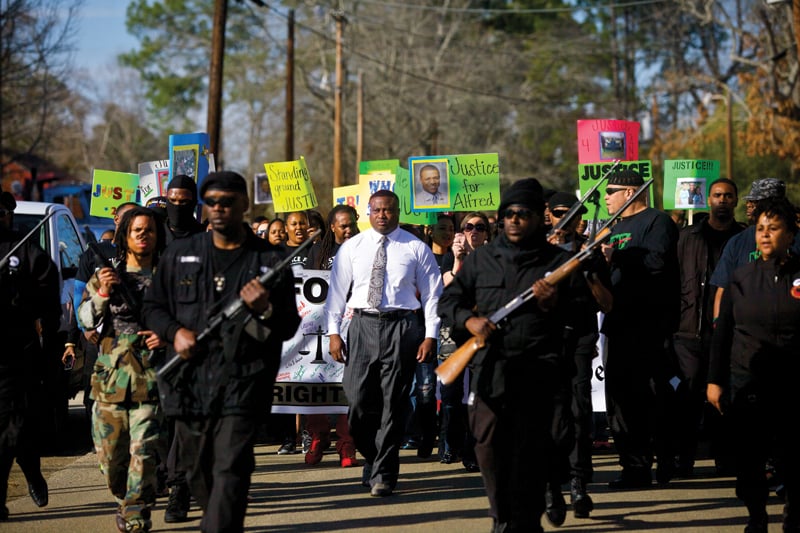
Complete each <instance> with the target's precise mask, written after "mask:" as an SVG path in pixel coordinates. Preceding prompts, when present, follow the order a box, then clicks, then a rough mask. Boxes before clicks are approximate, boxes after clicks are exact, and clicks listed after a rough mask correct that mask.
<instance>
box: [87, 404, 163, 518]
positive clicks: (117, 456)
mask: <svg viewBox="0 0 800 533" xmlns="http://www.w3.org/2000/svg"><path fill="white" fill-rule="evenodd" d="M165 429H166V426H165V424H164V415H163V412H162V410H161V407H160V406H159V405H158V404H157V403H135V402H130V403H121V404H117V403H105V402H99V401H95V402H94V412H93V414H92V440H93V441H94V448H95V451H96V452H97V457H98V459H99V461H100V467H101V468H102V470H103V473H104V474H105V477H106V483H107V484H108V488H109V489H110V490H111V494H113V496H114V499H115V500H116V501H117V504H118V505H119V512H120V515H121V516H123V517H124V518H125V520H126V521H127V522H128V524H138V525H139V526H140V527H143V526H144V523H145V522H146V521H148V520H147V519H148V518H149V514H150V513H149V510H150V508H151V507H153V505H154V504H155V501H156V467H157V466H158V463H159V461H160V459H161V458H162V457H166V455H165V453H166V438H165V435H164V431H165ZM143 510H144V511H145V512H144V513H142V511H143ZM142 514H144V517H143V516H142Z"/></svg>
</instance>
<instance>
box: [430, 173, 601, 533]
mask: <svg viewBox="0 0 800 533" xmlns="http://www.w3.org/2000/svg"><path fill="white" fill-rule="evenodd" d="M498 218H499V219H500V220H502V223H503V228H502V231H501V233H500V235H499V236H498V237H497V238H495V239H493V240H492V241H491V242H490V243H489V244H486V245H484V246H481V247H479V248H477V249H476V250H475V251H473V252H472V253H470V254H469V255H467V256H466V258H464V262H463V264H462V266H461V269H460V270H459V271H458V274H457V275H456V276H455V277H454V278H453V280H452V282H451V283H450V284H449V285H448V286H447V287H446V288H445V290H444V293H443V295H442V298H441V299H440V300H439V315H440V316H441V317H442V320H443V323H444V324H445V325H447V326H449V327H450V328H451V336H452V337H453V338H454V340H455V341H456V342H457V343H458V344H459V345H460V344H463V343H464V342H466V341H467V340H468V339H469V338H470V337H472V336H476V337H479V338H481V339H486V340H487V342H486V347H485V348H483V349H481V350H479V351H478V352H477V353H476V354H475V356H474V358H473V359H472V363H471V369H472V371H473V373H472V380H471V383H470V394H469V400H468V403H467V409H468V411H469V420H470V429H471V430H472V434H473V435H474V436H475V439H476V444H475V455H476V457H477V460H478V464H479V466H480V471H481V476H482V477H483V482H484V486H485V488H486V493H487V496H488V498H489V515H490V516H491V517H492V519H493V520H494V526H493V527H494V529H493V530H494V531H531V532H535V531H543V529H542V525H541V516H542V514H544V512H545V505H546V504H545V488H546V484H547V481H548V479H549V477H550V475H551V463H552V462H554V461H557V460H559V459H562V460H565V457H564V456H563V455H562V454H560V453H559V452H557V451H556V449H555V442H554V439H553V436H552V432H551V428H552V422H553V420H555V419H557V418H556V415H555V412H554V411H555V409H556V407H557V401H556V400H557V397H558V396H559V395H560V394H561V393H562V392H563V390H565V388H568V387H569V382H568V379H569V376H570V371H569V368H568V366H569V365H568V363H567V361H566V360H565V358H564V356H563V335H562V332H563V331H564V327H565V321H566V316H567V314H568V311H567V306H568V305H569V304H570V303H571V302H572V301H573V299H574V298H576V297H578V296H579V295H583V297H588V291H587V289H586V286H585V282H584V280H583V276H580V275H572V276H569V277H568V278H567V279H565V280H564V281H563V282H562V283H560V284H558V285H557V286H553V285H551V284H549V283H548V282H547V281H545V280H544V277H545V275H546V274H547V273H549V272H552V271H554V270H556V269H557V268H558V267H559V266H560V265H562V264H563V263H565V262H566V261H567V260H568V259H569V258H570V257H571V255H570V254H568V253H567V252H565V251H563V250H561V249H559V248H558V247H556V246H553V245H551V244H549V243H548V242H547V241H546V239H545V230H544V198H543V195H542V186H541V185H540V184H539V182H538V181H537V180H535V179H533V178H526V179H522V180H519V181H517V182H515V183H514V184H513V185H512V186H511V187H509V188H508V189H507V190H506V191H504V192H503V195H502V197H501V202H500V207H499V210H498ZM531 287H533V292H534V295H535V296H534V298H533V299H531V300H529V301H527V302H525V303H524V304H522V305H521V306H520V307H519V308H518V309H516V310H515V311H514V312H512V313H511V314H510V315H509V316H508V317H507V318H506V319H505V320H503V321H502V323H501V324H493V323H492V322H491V321H490V320H489V318H488V317H489V315H491V314H492V313H494V312H495V311H497V310H498V309H500V308H501V307H503V306H505V305H506V304H507V303H508V302H510V301H511V300H513V299H514V298H515V297H517V296H518V295H520V294H521V293H523V292H525V291H526V290H527V289H529V288H531ZM498 326H499V327H498ZM565 381H566V384H565ZM558 406H563V403H559V404H558ZM560 419H561V420H565V419H566V417H561V418H560ZM559 495H560V493H559ZM548 518H550V517H549V516H548ZM562 522H563V520H562Z"/></svg>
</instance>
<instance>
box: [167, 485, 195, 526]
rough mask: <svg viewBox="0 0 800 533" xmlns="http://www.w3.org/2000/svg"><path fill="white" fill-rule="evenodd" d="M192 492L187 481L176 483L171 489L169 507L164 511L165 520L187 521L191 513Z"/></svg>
mask: <svg viewBox="0 0 800 533" xmlns="http://www.w3.org/2000/svg"><path fill="white" fill-rule="evenodd" d="M190 500H191V494H190V493H189V486H188V485H186V484H185V483H179V484H177V485H174V486H173V487H172V488H171V489H170V491H169V500H168V501H167V508H166V510H165V511H164V522H167V523H174V522H185V521H186V519H187V516H188V515H189V504H190Z"/></svg>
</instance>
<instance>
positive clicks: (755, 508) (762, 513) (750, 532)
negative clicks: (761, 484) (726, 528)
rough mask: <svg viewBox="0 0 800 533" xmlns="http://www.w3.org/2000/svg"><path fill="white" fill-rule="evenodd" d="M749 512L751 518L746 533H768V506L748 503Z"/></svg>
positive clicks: (748, 520)
mask: <svg viewBox="0 0 800 533" xmlns="http://www.w3.org/2000/svg"><path fill="white" fill-rule="evenodd" d="M746 505H747V512H748V514H749V515H750V517H749V518H748V519H747V527H745V528H744V533H767V524H768V523H769V516H768V515H767V506H766V504H761V503H758V504H754V503H746Z"/></svg>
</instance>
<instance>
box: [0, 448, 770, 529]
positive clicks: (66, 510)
mask: <svg viewBox="0 0 800 533" xmlns="http://www.w3.org/2000/svg"><path fill="white" fill-rule="evenodd" d="M277 448H278V446H277V445H276V444H269V445H266V444H265V445H259V446H258V447H257V448H256V463H257V467H256V472H255V474H254V475H253V480H252V481H253V483H252V487H251V490H250V494H249V498H250V503H249V505H248V512H247V520H246V523H245V530H246V531H248V532H256V531H273V532H311V531H313V532H318V531H349V532H352V531H359V532H372V531H376V532H377V531H380V532H382V533H391V532H398V533H399V532H403V533H405V532H432V531H436V532H442V533H445V532H451V531H454V532H459V533H469V532H473V531H477V532H488V531H490V530H491V520H490V519H489V518H488V516H487V508H488V505H487V500H486V496H485V494H484V491H483V487H482V483H481V477H480V474H477V473H467V472H466V471H465V470H464V469H463V467H462V466H461V465H460V464H457V465H455V464H454V465H443V464H440V463H439V462H438V460H436V459H435V455H434V457H432V458H431V459H426V460H423V459H418V458H417V457H416V452H415V451H413V450H409V451H403V452H402V454H401V467H400V480H399V482H398V486H397V490H396V492H395V494H394V495H392V496H391V497H388V498H373V497H371V496H370V495H369V490H368V489H366V488H364V487H362V486H361V484H360V480H361V468H341V467H340V466H339V462H338V455H337V454H336V452H335V450H334V449H333V447H331V448H330V449H329V450H328V452H327V453H326V455H325V457H324V458H323V461H322V462H321V463H320V464H319V465H316V466H313V467H310V466H307V465H306V464H305V463H304V462H303V455H302V454H295V455H277V454H276V451H277ZM594 465H595V468H596V472H595V479H594V483H592V484H591V485H590V486H589V491H590V493H591V495H592V497H593V499H594V501H595V510H594V512H592V515H591V517H590V518H589V519H575V518H574V517H573V516H572V512H571V510H570V512H569V514H568V516H567V520H566V522H565V523H564V525H563V526H562V527H560V528H555V527H553V526H552V525H550V524H549V523H548V522H547V520H546V519H545V518H543V519H542V524H543V525H544V528H545V530H546V531H556V530H563V531H592V532H607V531H658V530H661V531H665V532H667V531H669V532H673V531H675V532H697V531H703V532H723V533H727V532H741V531H743V530H744V526H745V523H746V511H745V509H744V508H743V507H742V506H741V505H740V504H739V502H738V501H737V500H736V498H735V496H734V489H733V479H732V478H718V477H714V476H713V463H712V461H710V460H707V459H705V460H701V461H700V462H699V464H698V466H697V468H696V474H698V475H697V476H695V477H694V478H692V479H686V480H677V481H673V482H672V483H670V484H669V485H667V486H656V485H654V486H653V488H651V489H646V490H634V491H614V492H612V491H609V490H608V488H607V483H608V481H610V480H611V479H613V478H614V477H616V474H617V471H618V466H617V457H616V455H614V454H613V453H605V454H600V455H595V457H594ZM48 483H49V485H50V504H49V505H48V506H47V507H45V508H43V509H39V508H37V507H35V506H34V504H33V502H32V501H31V499H30V498H29V497H27V496H25V497H18V498H15V499H12V500H10V501H9V502H8V508H9V510H10V512H11V520H10V521H9V522H6V523H0V532H6V531H8V532H12V531H13V532H24V533H73V532H76V533H82V532H91V533H94V532H112V531H116V527H115V525H114V512H115V504H114V502H113V499H112V498H111V496H110V493H109V492H108V490H107V488H106V487H105V485H104V481H103V477H102V475H101V473H100V470H99V467H98V465H97V462H96V459H95V457H94V454H93V453H88V454H85V455H81V456H79V457H76V458H75V460H74V462H72V463H69V464H67V466H65V467H64V468H62V469H61V470H58V471H56V472H54V473H52V474H50V476H49V477H48ZM565 489H566V486H565ZM566 498H567V501H569V495H568V494H566ZM165 505H166V498H162V499H159V501H158V504H157V507H156V510H155V512H154V513H153V531H157V532H186V531H198V530H199V524H200V510H199V508H197V506H196V505H195V504H194V503H193V504H192V510H191V512H190V520H189V521H188V522H184V523H181V524H165V523H164V520H163V518H164V506H165ZM782 508H783V507H782V504H781V503H780V502H779V501H778V499H777V497H775V496H774V495H773V496H772V497H771V500H770V505H769V514H770V525H769V531H770V533H772V532H775V533H777V532H778V531H780V530H781V525H780V515H781V511H782Z"/></svg>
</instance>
